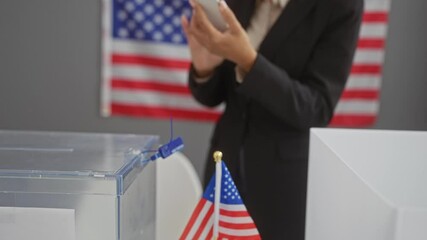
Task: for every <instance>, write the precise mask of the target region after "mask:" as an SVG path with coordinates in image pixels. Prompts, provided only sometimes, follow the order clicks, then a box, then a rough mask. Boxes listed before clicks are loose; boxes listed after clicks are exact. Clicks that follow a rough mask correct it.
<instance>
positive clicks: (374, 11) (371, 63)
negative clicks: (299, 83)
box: [331, 0, 390, 127]
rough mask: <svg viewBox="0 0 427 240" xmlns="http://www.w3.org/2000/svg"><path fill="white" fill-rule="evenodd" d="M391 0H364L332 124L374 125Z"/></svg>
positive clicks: (350, 125)
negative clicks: (356, 40)
mask: <svg viewBox="0 0 427 240" xmlns="http://www.w3.org/2000/svg"><path fill="white" fill-rule="evenodd" d="M389 9H390V0H365V10H364V14H363V19H362V26H361V29H360V34H359V42H358V45H357V49H356V53H355V57H354V60H353V66H352V69H351V73H350V77H349V79H348V81H347V85H346V87H345V89H344V93H343V94H342V96H341V99H340V101H339V102H338V105H337V107H336V108H335V114H334V117H333V119H332V121H331V126H344V127H366V126H370V125H373V124H374V123H375V120H376V118H377V115H378V111H379V100H380V99H379V97H380V88H381V80H382V67H383V62H384V53H385V51H384V50H385V39H386V35H387V24H388V13H389Z"/></svg>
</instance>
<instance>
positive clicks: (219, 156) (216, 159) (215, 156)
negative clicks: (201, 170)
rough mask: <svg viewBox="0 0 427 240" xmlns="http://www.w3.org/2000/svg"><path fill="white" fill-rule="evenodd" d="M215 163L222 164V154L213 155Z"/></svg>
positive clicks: (215, 153) (216, 152) (218, 152)
mask: <svg viewBox="0 0 427 240" xmlns="http://www.w3.org/2000/svg"><path fill="white" fill-rule="evenodd" d="M213 157H214V160H215V162H220V161H221V160H222V152H220V151H215V152H214V154H213Z"/></svg>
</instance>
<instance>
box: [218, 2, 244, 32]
mask: <svg viewBox="0 0 427 240" xmlns="http://www.w3.org/2000/svg"><path fill="white" fill-rule="evenodd" d="M219 11H220V13H221V15H222V17H223V18H224V20H225V21H226V22H227V24H228V26H229V28H230V30H231V31H234V30H239V29H240V28H241V26H240V23H239V21H238V20H237V18H236V16H235V15H234V13H233V11H231V9H230V8H229V7H228V5H227V3H226V2H225V1H224V0H220V2H219Z"/></svg>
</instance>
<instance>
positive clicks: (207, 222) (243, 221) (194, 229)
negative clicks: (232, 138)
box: [180, 161, 261, 240]
mask: <svg viewBox="0 0 427 240" xmlns="http://www.w3.org/2000/svg"><path fill="white" fill-rule="evenodd" d="M221 168H222V170H221V172H222V177H221V194H220V205H219V229H218V233H219V235H218V239H247V240H258V239H261V237H260V236H259V233H258V230H257V228H256V226H255V223H254V221H253V220H252V218H251V216H250V215H249V213H248V211H247V210H246V207H245V205H244V204H243V201H242V199H241V197H240V194H239V191H238V190H237V188H236V185H235V184H234V181H233V179H232V178H231V175H230V172H229V171H228V168H227V166H226V165H225V163H224V161H222V162H221ZM215 178H216V176H215V174H214V175H213V176H212V178H211V180H210V182H209V184H208V186H207V187H206V190H205V192H204V193H203V196H202V198H201V199H200V201H199V203H198V204H197V206H196V208H195V209H194V212H193V214H192V215H191V217H190V220H189V221H188V223H187V226H186V227H185V228H184V231H183V233H182V235H181V237H180V240H186V239H212V237H213V226H214V216H213V215H214V202H215V201H214V196H215Z"/></svg>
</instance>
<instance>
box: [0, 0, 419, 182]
mask: <svg viewBox="0 0 427 240" xmlns="http://www.w3.org/2000/svg"><path fill="white" fill-rule="evenodd" d="M100 9H101V2H100V0H90V1H89V0H37V1H22V0H21V1H20V0H2V1H0V129H16V130H54V131H79V132H109V133H138V134H156V135H160V137H161V139H162V142H166V141H167V140H168V139H169V121H168V120H153V119H131V118H118V117H115V118H102V117H100V115H99V86H100V44H99V43H100V25H101V23H100ZM425 10H427V1H424V0H412V1H405V0H392V10H391V14H390V28H389V36H388V41H387V49H386V59H385V67H384V81H383V86H382V92H381V110H380V114H379V119H378V122H377V124H376V125H375V126H374V128H380V129H403V130H427V107H426V105H425V104H426V103H427V94H424V92H425V91H426V90H427V46H426V43H427V27H426V23H427V15H426V14H425ZM174 128H175V135H181V136H182V137H183V138H184V140H185V143H186V148H185V151H184V152H185V153H186V154H187V155H188V156H189V157H190V159H192V161H193V164H194V166H195V167H196V169H197V171H198V173H199V175H201V173H202V168H203V166H204V159H205V152H206V151H207V143H208V141H209V137H210V133H211V131H212V128H213V126H212V124H210V123H203V122H186V121H178V120H175V124H174Z"/></svg>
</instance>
